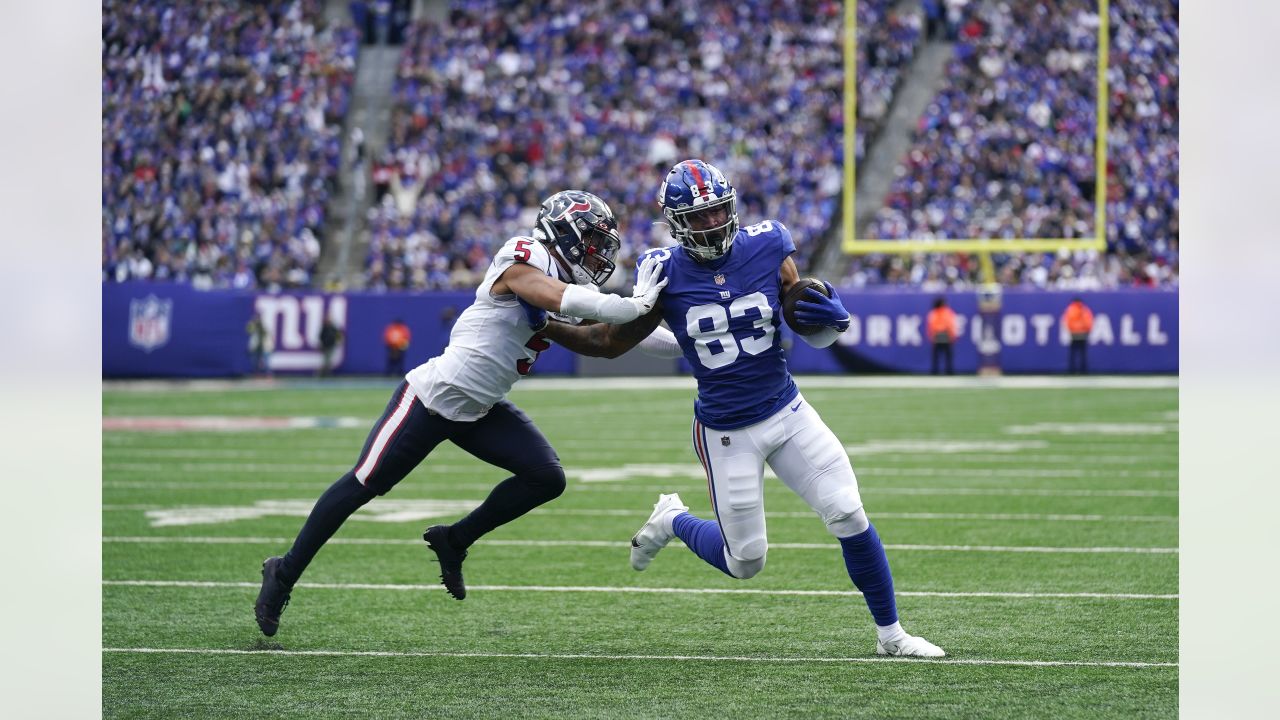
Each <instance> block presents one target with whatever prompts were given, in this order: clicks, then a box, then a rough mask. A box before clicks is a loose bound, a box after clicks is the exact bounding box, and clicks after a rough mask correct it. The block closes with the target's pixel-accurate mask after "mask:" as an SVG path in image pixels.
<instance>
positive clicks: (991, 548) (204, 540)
mask: <svg viewBox="0 0 1280 720" xmlns="http://www.w3.org/2000/svg"><path fill="white" fill-rule="evenodd" d="M102 541H103V542H113V543H175V544H194V545H217V544H223V545H262V544H275V545H287V544H290V543H292V542H293V540H292V539H290V538H266V537H229V536H190V535H187V536H183V535H174V536H164V535H144V536H127V535H125V536H119V535H117V536H107V537H104V538H102ZM329 544H330V545H421V544H422V541H420V540H404V539H399V538H332V539H330V540H329ZM478 544H480V545H496V546H504V547H571V548H625V547H630V546H631V543H630V542H628V541H618V540H481V541H479V543H478ZM769 547H770V548H772V549H775V550H836V549H838V548H839V547H840V545H839V543H836V542H829V543H770V544H769ZM884 547H885V549H887V550H900V551H914V550H922V551H926V552H1007V553H1050V554H1055V553H1066V554H1081V553H1083V554H1095V553H1096V554H1126V555H1176V554H1178V548H1170V547H1038V546H1031V545H893V544H886V545H885V546H884Z"/></svg>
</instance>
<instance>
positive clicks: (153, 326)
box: [129, 295, 173, 352]
mask: <svg viewBox="0 0 1280 720" xmlns="http://www.w3.org/2000/svg"><path fill="white" fill-rule="evenodd" d="M172 316H173V301H172V300H161V299H160V298H158V297H156V296H155V295H148V296H146V297H145V298H143V299H141V300H130V301H129V344H130V345H133V346H134V347H137V348H140V349H141V350H142V351H143V352H151V351H152V350H155V349H156V348H158V347H161V346H163V345H164V344H165V343H167V342H169V320H170V318H171V317H172Z"/></svg>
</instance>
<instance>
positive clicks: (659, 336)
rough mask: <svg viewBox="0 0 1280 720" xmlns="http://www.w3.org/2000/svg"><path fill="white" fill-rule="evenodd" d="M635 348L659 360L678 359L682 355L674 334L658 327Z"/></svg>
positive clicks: (682, 352)
mask: <svg viewBox="0 0 1280 720" xmlns="http://www.w3.org/2000/svg"><path fill="white" fill-rule="evenodd" d="M636 347H638V348H640V352H643V353H644V354H646V355H652V356H653V357H660V358H678V357H680V356H681V355H683V354H684V351H683V350H681V349H680V343H679V342H677V341H676V336H675V333H673V332H671V331H670V330H668V329H666V328H664V327H662V326H661V325H659V326H658V327H656V328H654V329H653V332H651V333H649V337H647V338H645V339H643V340H641V341H640V344H639V345H637V346H636Z"/></svg>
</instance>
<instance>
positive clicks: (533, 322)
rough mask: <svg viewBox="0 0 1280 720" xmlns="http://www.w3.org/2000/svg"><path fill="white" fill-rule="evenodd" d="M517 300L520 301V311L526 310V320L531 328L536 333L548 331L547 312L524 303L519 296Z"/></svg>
mask: <svg viewBox="0 0 1280 720" xmlns="http://www.w3.org/2000/svg"><path fill="white" fill-rule="evenodd" d="M516 299H517V300H519V301H520V309H522V310H524V319H525V321H526V322H528V323H529V328H530V329H531V330H533V331H534V332H542V331H543V330H546V329H547V322H548V319H547V311H546V310H543V309H542V308H540V307H538V306H537V305H530V304H529V303H527V302H525V301H524V298H522V297H520V296H519V295H517V296H516Z"/></svg>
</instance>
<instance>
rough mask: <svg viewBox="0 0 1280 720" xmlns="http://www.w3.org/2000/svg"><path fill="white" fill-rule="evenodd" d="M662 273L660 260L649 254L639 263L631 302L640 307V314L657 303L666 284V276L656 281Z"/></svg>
mask: <svg viewBox="0 0 1280 720" xmlns="http://www.w3.org/2000/svg"><path fill="white" fill-rule="evenodd" d="M661 275H662V261H661V260H659V259H658V258H656V257H654V256H653V255H650V256H649V257H646V258H645V259H644V260H643V261H642V262H641V263H640V271H639V272H638V273H636V287H635V289H634V290H632V291H631V298H630V299H631V302H633V303H635V304H636V306H637V307H639V308H640V314H641V315H647V314H648V313H649V311H650V310H652V309H653V306H654V305H657V304H658V296H659V295H661V294H662V288H664V287H666V286H667V280H668V278H662V281H661V282H658V277H659V276H661Z"/></svg>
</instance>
